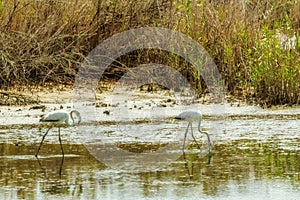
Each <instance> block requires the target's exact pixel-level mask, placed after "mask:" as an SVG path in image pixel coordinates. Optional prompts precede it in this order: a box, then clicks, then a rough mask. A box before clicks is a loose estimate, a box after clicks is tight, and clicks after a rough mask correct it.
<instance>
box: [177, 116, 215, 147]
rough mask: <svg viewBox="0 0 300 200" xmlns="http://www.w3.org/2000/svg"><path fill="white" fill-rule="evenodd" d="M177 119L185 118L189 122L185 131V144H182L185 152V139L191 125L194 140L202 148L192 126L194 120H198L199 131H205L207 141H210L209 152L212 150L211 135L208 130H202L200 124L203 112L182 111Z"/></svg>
mask: <svg viewBox="0 0 300 200" xmlns="http://www.w3.org/2000/svg"><path fill="white" fill-rule="evenodd" d="M175 119H179V120H184V121H187V122H188V126H187V128H186V131H185V133H184V140H183V146H182V151H183V153H184V145H185V140H186V136H187V133H188V129H189V126H191V132H192V137H193V139H194V141H195V142H196V144H197V146H198V148H199V149H200V146H199V144H198V143H197V141H196V139H195V137H194V134H193V128H192V123H193V122H194V121H198V131H199V132H200V133H204V134H205V135H206V136H207V141H208V152H210V151H211V147H212V145H211V141H210V138H209V135H208V133H207V132H204V131H201V129H200V125H201V120H202V114H201V113H200V112H195V111H185V112H182V113H180V114H179V115H178V116H176V117H175Z"/></svg>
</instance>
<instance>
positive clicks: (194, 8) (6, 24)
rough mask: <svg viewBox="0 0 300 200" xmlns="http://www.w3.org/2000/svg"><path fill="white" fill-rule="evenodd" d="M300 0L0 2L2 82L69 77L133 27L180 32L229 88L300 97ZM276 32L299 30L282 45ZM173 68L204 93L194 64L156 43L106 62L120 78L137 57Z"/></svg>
mask: <svg viewBox="0 0 300 200" xmlns="http://www.w3.org/2000/svg"><path fill="white" fill-rule="evenodd" d="M299 21H300V2H299V1H298V0H272V1H271V0H227V1H217V0H144V1H141V2H136V1H134V0H127V1H125V0H120V1H116V0H89V1H82V0H70V1H57V0H49V1H32V0H23V1H17V0H13V1H8V0H2V1H0V22H1V23H0V26H1V29H0V55H1V56H0V69H1V71H2V73H1V74H0V84H1V85H0V87H2V88H3V87H12V86H14V85H30V84H39V85H40V84H45V83H72V82H73V81H74V76H75V74H76V71H77V69H78V67H79V66H80V63H81V62H82V61H83V59H84V58H85V56H86V55H87V54H88V52H89V51H90V50H91V49H93V48H94V47H95V46H96V45H97V44H99V43H100V42H101V41H103V40H104V39H106V38H109V37H111V36H112V35H114V34H116V33H119V32H122V31H124V30H128V29H130V28H136V27H145V26H158V27H166V28H171V29H173V30H177V31H180V32H183V33H185V34H187V35H189V36H190V37H192V38H193V39H195V40H196V41H197V42H199V44H200V45H202V46H203V47H204V48H205V49H206V50H207V51H208V52H209V53H210V55H211V56H212V57H213V59H214V60H215V63H216V64H217V66H218V68H219V70H220V72H221V74H222V76H223V79H224V80H225V84H226V89H227V91H228V93H230V94H232V95H234V96H235V97H238V98H242V99H245V100H249V101H254V102H258V103H260V104H262V105H267V106H269V105H275V104H296V103H299V102H300V96H299V94H300V85H299V84H300V56H299V54H300V44H299V29H300V23H299ZM279 35H284V36H285V37H287V38H292V37H293V36H295V37H296V43H295V45H294V46H293V47H291V48H286V47H285V46H284V45H282V44H283V42H282V41H280V37H278V36H279ZM148 62H155V63H162V64H168V65H171V66H173V67H175V68H176V69H178V70H179V71H180V72H181V73H182V74H183V75H185V76H186V77H187V78H188V80H189V81H190V82H191V83H192V84H193V85H194V87H195V89H196V90H197V91H198V94H199V95H200V94H202V93H205V92H206V86H205V83H204V81H203V80H201V79H200V80H199V79H198V75H197V72H196V70H195V69H193V66H191V65H190V64H189V63H187V62H186V61H184V60H183V59H181V58H180V57H178V56H175V55H172V54H170V53H168V52H164V51H159V50H138V51H135V52H132V53H130V54H128V55H124V56H122V57H121V58H119V59H118V60H117V61H116V62H114V63H113V64H112V66H110V68H109V69H108V70H107V72H106V77H108V78H119V77H120V76H122V74H123V73H124V72H125V71H126V70H127V69H128V67H134V66H137V65H138V64H141V63H148Z"/></svg>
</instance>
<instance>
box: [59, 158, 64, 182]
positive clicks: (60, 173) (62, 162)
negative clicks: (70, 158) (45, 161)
mask: <svg viewBox="0 0 300 200" xmlns="http://www.w3.org/2000/svg"><path fill="white" fill-rule="evenodd" d="M64 160H65V157H64V156H63V157H62V158H61V163H60V167H59V178H61V177H62V169H63V165H64Z"/></svg>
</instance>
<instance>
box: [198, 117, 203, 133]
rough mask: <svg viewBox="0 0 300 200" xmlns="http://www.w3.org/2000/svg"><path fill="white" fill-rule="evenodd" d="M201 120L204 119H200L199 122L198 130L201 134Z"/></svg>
mask: <svg viewBox="0 0 300 200" xmlns="http://www.w3.org/2000/svg"><path fill="white" fill-rule="evenodd" d="M201 120H202V117H200V118H199V121H198V130H199V132H201V129H200V126H201Z"/></svg>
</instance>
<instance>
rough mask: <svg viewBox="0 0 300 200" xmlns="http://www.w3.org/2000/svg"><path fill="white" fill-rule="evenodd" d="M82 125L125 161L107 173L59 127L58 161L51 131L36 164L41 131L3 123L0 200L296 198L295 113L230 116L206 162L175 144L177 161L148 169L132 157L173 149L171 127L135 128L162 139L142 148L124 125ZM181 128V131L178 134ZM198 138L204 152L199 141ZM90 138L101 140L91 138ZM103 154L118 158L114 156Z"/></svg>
mask: <svg viewBox="0 0 300 200" xmlns="http://www.w3.org/2000/svg"><path fill="white" fill-rule="evenodd" d="M215 123H218V122H217V121H216V120H210V119H206V120H205V125H204V127H205V126H208V127H209V125H211V124H215ZM176 125H178V123H176ZM82 126H83V127H84V130H86V132H87V133H91V134H92V133H93V132H95V130H97V131H98V132H100V133H101V134H102V142H105V143H106V144H107V145H106V146H104V147H103V146H102V147H101V148H110V145H115V146H117V147H118V148H120V149H123V150H124V151H126V152H127V151H128V152H134V154H133V156H132V155H131V160H130V159H125V161H124V162H125V163H122V159H121V160H119V161H118V163H119V165H115V166H114V167H112V165H109V164H107V161H106V160H105V159H104V158H103V161H102V160H101V158H100V159H99V158H98V159H96V158H95V157H94V156H93V154H92V152H90V151H89V150H90V149H89V146H88V145H84V144H83V143H82V141H83V140H82V138H81V135H80V134H75V132H76V130H77V129H76V128H74V127H73V128H62V130H63V134H62V139H63V147H64V151H65V157H64V159H62V156H61V151H60V146H59V143H58V136H57V130H55V129H53V131H52V132H51V133H49V136H47V137H46V140H45V144H44V145H43V146H42V149H41V152H40V157H39V159H36V158H35V156H34V155H35V152H36V150H37V147H38V145H39V141H40V139H41V136H42V134H43V131H44V130H45V127H40V126H38V125H35V124H31V125H27V124H23V125H18V124H17V125H16V124H15V125H13V124H12V125H3V126H0V199H57V198H60V199H229V200H231V199H291V200H293V199H294V200H296V199H299V197H300V136H299V134H300V133H299V127H300V123H299V119H298V115H296V116H291V115H290V116H289V117H282V116H280V117H278V116H273V117H272V116H271V117H264V118H261V117H249V118H247V117H246V118H245V117H239V116H235V117H232V118H230V119H228V120H227V121H226V125H225V129H224V133H223V135H214V134H213V133H212V134H211V135H212V138H213V140H214V142H215V145H214V149H213V152H212V156H211V157H210V156H208V155H207V154H205V153H202V154H201V155H200V154H199V152H198V150H197V148H196V146H195V145H194V144H192V143H190V146H189V149H190V150H187V152H186V155H185V156H183V155H182V154H181V153H178V152H181V142H182V141H180V140H178V141H177V143H178V145H179V148H178V151H177V153H178V156H177V157H176V158H175V159H172V160H167V161H159V163H158V162H157V163H155V162H152V163H150V164H148V163H137V162H134V160H135V159H134V157H135V156H136V157H138V156H140V155H141V154H143V153H144V152H156V151H159V149H161V148H163V147H164V146H165V145H167V144H171V143H172V142H174V143H176V141H174V140H173V136H172V134H170V132H171V133H172V131H173V129H174V126H175V123H173V122H169V123H166V124H165V125H161V124H160V123H157V124H156V123H152V124H149V123H140V126H141V128H145V129H148V130H151V131H155V130H156V132H158V133H161V134H163V135H164V136H163V137H160V138H155V137H153V138H152V139H151V137H150V138H148V139H147V141H142V142H141V141H139V140H138V139H136V140H135V139H134V137H132V138H127V139H124V138H126V137H125V136H126V135H122V134H124V133H123V131H124V130H127V131H128V129H130V127H131V125H130V124H127V125H126V124H124V125H122V126H120V125H116V124H113V123H111V124H106V125H105V126H100V125H99V124H93V123H90V124H83V125H82ZM116 126H118V127H116ZM185 126H186V124H182V125H180V128H179V131H180V132H182V134H183V131H184V128H185ZM95 127H96V129H95ZM120 127H121V128H120ZM208 131H209V130H208ZM103 135H104V136H105V139H103ZM120 138H123V139H120ZM197 139H199V141H200V142H201V143H203V148H205V137H200V136H199V137H198V138H197ZM93 140H94V141H95V143H96V141H99V140H97V135H96V136H95V138H94V139H93ZM89 142H91V141H89ZM91 145H92V142H91ZM100 150H101V149H100ZM104 153H105V152H104ZM108 153H110V151H108ZM169 153H170V154H171V153H172V151H170V152H169ZM105 156H106V157H107V158H108V157H110V158H111V159H117V158H115V157H114V156H115V155H113V154H111V155H104V154H103V157H105ZM138 165H139V166H138ZM150 165H151V166H150ZM140 166H143V167H142V168H141V167H140Z"/></svg>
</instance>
